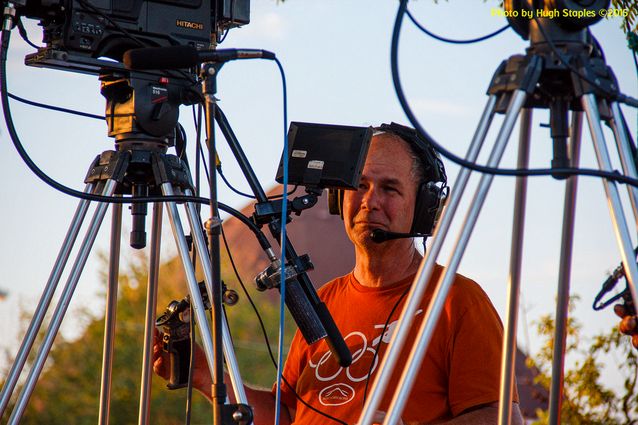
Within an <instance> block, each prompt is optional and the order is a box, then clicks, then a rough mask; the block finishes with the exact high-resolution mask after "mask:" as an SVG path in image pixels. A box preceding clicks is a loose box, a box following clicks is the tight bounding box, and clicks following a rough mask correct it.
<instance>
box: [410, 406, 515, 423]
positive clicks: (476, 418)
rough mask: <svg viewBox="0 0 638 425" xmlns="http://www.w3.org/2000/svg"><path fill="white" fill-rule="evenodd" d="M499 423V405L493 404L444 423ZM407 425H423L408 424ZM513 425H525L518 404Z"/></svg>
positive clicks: (513, 416) (513, 412) (513, 411)
mask: <svg viewBox="0 0 638 425" xmlns="http://www.w3.org/2000/svg"><path fill="white" fill-rule="evenodd" d="M497 423H498V403H492V404H489V405H487V406H485V407H480V408H478V409H475V410H471V411H469V412H467V413H462V414H460V415H458V416H457V417H455V418H454V419H452V420H450V421H446V422H442V424H445V425H494V424H497ZM406 425H421V424H417V423H413V422H407V423H406ZM511 425H523V416H522V415H521V409H519V407H518V403H512V421H511Z"/></svg>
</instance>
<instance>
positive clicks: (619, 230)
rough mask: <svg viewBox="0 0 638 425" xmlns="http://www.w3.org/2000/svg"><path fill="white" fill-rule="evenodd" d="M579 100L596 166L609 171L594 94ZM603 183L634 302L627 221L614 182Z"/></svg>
mask: <svg viewBox="0 0 638 425" xmlns="http://www.w3.org/2000/svg"><path fill="white" fill-rule="evenodd" d="M581 101H582V104H583V109H584V110H585V113H586V114H587V122H588V123H589V129H590V132H591V136H592V141H593V142H594V150H595V151H596V158H597V159H598V167H599V168H600V169H601V170H604V171H611V170H612V165H611V160H610V159H609V153H608V152H607V146H606V145H605V137H604V136H603V129H602V127H601V125H600V114H599V113H598V106H597V105H596V98H595V96H594V95H591V94H588V95H583V97H582V99H581ZM603 184H604V187H605V194H606V195H607V202H608V204H609V213H610V215H611V220H612V225H613V226H614V231H615V234H616V242H617V243H618V248H619V249H620V255H621V258H622V263H623V266H624V268H625V276H626V277H627V283H628V286H629V288H630V290H631V297H632V298H633V300H634V303H635V302H636V301H638V297H637V294H636V285H637V284H638V265H636V258H635V255H634V249H633V247H632V243H631V238H630V236H629V229H628V227H627V221H626V220H625V215H624V214H623V210H622V204H621V202H620V195H619V194H618V187H617V186H616V184H615V183H614V182H611V181H609V180H603Z"/></svg>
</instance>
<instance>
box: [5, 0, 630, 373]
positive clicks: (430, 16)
mask: <svg viewBox="0 0 638 425" xmlns="http://www.w3.org/2000/svg"><path fill="white" fill-rule="evenodd" d="M497 4H498V2H496V1H486V2H484V3H483V2H476V1H469V0H458V1H450V2H439V4H434V3H433V2H430V1H427V0H419V1H416V2H411V4H410V10H412V12H413V14H414V15H415V17H417V19H419V20H420V21H421V22H422V23H423V24H424V25H425V26H426V27H427V28H428V29H430V30H431V31H434V32H436V33H438V34H441V35H445V36H447V37H451V38H470V37H475V36H479V35H483V34H485V33H488V32H491V31H493V30H495V29H497V28H500V27H501V26H503V25H504V24H505V20H504V18H502V17H497V16H493V15H492V13H491V8H493V7H496V6H497ZM396 8H397V3H396V2H390V1H381V0H367V1H364V0H356V1H355V0H348V1H336V0H324V1H320V2H319V1H311V0H286V1H285V2H284V3H277V2H275V1H274V0H255V1H253V2H252V11H251V24H250V25H248V26H246V27H244V28H241V29H235V30H233V31H231V33H230V34H229V36H228V38H227V40H226V41H225V42H224V44H223V45H222V47H245V48H262V49H267V50H270V51H273V52H275V53H276V54H277V57H278V58H279V59H280V60H281V62H282V63H283V66H284V69H285V71H286V77H287V82H288V93H289V103H288V107H289V119H290V120H291V121H294V120H298V121H312V122H324V123H338V124H348V125H374V124H378V123H380V122H389V121H397V122H403V123H406V122H407V120H406V118H405V115H404V114H403V112H402V110H401V108H400V106H399V104H398V101H397V100H396V95H395V93H394V89H393V86H392V82H391V77H390V65H389V51H390V47H389V46H390V36H391V30H392V25H393V22H394V17H395V13H396ZM27 24H28V25H27V29H28V31H29V34H30V37H31V38H32V40H34V41H36V42H37V41H39V39H40V31H39V27H37V26H36V25H35V22H28V23H27ZM619 27H620V20H619V19H611V20H609V21H604V22H601V23H599V24H597V25H595V26H594V27H593V28H592V31H593V33H594V34H595V35H596V36H597V38H598V39H599V41H600V43H601V45H602V47H603V49H604V51H605V55H606V58H607V62H608V64H609V65H611V66H612V67H613V69H614V71H615V72H616V76H617V78H618V80H619V82H620V86H621V89H622V90H623V92H624V93H626V94H628V95H631V96H634V97H638V93H637V91H638V90H637V87H636V71H635V69H634V66H633V62H632V59H631V55H630V52H629V50H628V49H627V47H626V42H625V40H624V35H623V33H622V31H621V30H620V28H619ZM526 46H527V42H525V41H523V40H522V39H521V38H520V37H519V36H518V35H517V34H515V33H514V32H513V31H511V30H508V31H506V32H505V33H503V34H501V35H499V36H497V37H495V38H493V39H491V40H488V41H486V42H483V43H479V44H473V45H469V46H451V45H448V44H442V43H441V42H438V41H435V40H433V39H431V38H429V37H427V36H425V35H424V34H422V33H420V32H419V31H418V30H417V29H415V28H414V27H413V26H412V25H411V24H410V23H409V21H407V20H406V22H405V23H404V29H403V32H402V35H401V45H400V68H401V77H402V79H403V87H404V89H405V91H406V93H407V95H408V99H409V101H410V103H411V104H412V106H413V108H414V110H415V112H416V113H417V115H418V117H419V119H420V120H421V123H422V124H423V125H424V126H425V128H426V129H427V130H428V131H429V132H430V133H431V134H432V135H433V136H434V137H435V138H436V139H437V140H438V141H439V142H440V143H442V144H443V145H445V146H446V147H447V148H448V149H450V150H452V151H453V152H455V153H457V154H458V155H464V153H465V151H466V149H467V147H468V146H469V141H470V138H471V136H472V134H473V132H474V129H475V127H476V123H477V122H478V119H479V116H480V114H481V112H482V110H483V107H484V104H485V101H486V99H487V98H486V96H485V91H486V89H487V87H488V84H489V82H490V80H491V77H492V74H493V72H494V71H495V69H496V67H497V66H498V64H499V63H500V62H501V61H502V60H504V59H506V58H508V57H509V56H511V55H513V54H521V53H523V52H524V50H525V48H526ZM31 51H32V49H31V48H30V47H28V46H26V44H24V43H23V42H22V41H21V40H20V39H19V37H18V34H17V32H15V33H14V34H13V39H12V43H11V48H10V52H9V67H8V68H9V71H8V73H9V77H8V78H9V90H10V91H11V92H12V93H14V94H16V95H20V96H23V97H26V98H28V99H31V100H35V101H40V102H45V103H51V104H55V105H58V106H64V107H68V108H73V109H78V110H83V111H87V112H92V113H95V114H102V113H103V109H104V100H103V98H102V97H101V95H100V94H99V82H98V81H97V78H96V77H93V76H87V75H79V74H73V73H68V72H61V71H52V70H43V69H37V68H28V67H25V66H24V64H23V58H24V56H25V54H27V53H30V52H31ZM281 93H282V92H281V82H280V79H279V73H278V70H277V68H276V67H275V65H274V64H273V63H272V62H267V61H242V62H239V61H237V62H235V63H229V64H227V65H226V66H224V68H223V70H222V72H221V74H220V78H219V88H218V97H219V99H220V106H221V107H222V108H223V109H224V112H225V113H226V115H227V116H228V119H229V121H230V123H231V125H232V126H233V129H234V130H235V132H236V134H237V136H238V138H239V140H240V141H241V143H242V147H243V148H244V149H245V151H246V153H247V155H248V158H249V159H250V161H251V163H252V165H253V166H254V168H255V170H256V173H257V175H258V177H259V178H260V181H261V182H262V184H263V185H264V186H270V185H271V184H273V183H274V174H275V170H276V166H277V163H278V160H279V157H280V155H281V149H282V146H283V137H282V134H283V133H282V127H283V124H282V106H281V105H282V101H281V99H282V94H281ZM12 112H13V114H14V119H15V122H16V127H17V129H18V131H19V133H20V136H21V137H22V140H23V143H24V144H25V146H26V149H27V150H28V152H29V153H30V154H31V155H32V157H33V159H34V160H35V162H36V163H37V164H39V165H40V166H41V168H42V169H44V170H45V171H46V172H47V173H49V174H50V175H51V176H52V177H54V178H55V179H56V180H59V181H61V182H63V183H64V184H66V185H68V186H71V187H74V188H76V189H81V188H83V186H84V185H83V183H82V182H83V179H84V176H85V174H86V170H87V167H88V165H89V164H90V162H91V161H92V159H93V158H94V157H95V155H97V154H99V153H100V152H102V151H104V150H107V149H111V148H112V146H113V142H112V140H110V139H109V138H108V137H107V136H106V125H105V124H104V123H103V122H100V121H95V120H90V119H82V118H78V117H74V116H67V115H64V114H60V113H57V112H50V111H44V110H41V109H35V108H33V107H28V106H24V105H21V104H16V103H15V102H14V103H12ZM624 112H625V114H626V117H627V119H628V120H629V122H630V128H631V129H632V130H635V129H636V113H635V112H634V111H631V110H629V109H628V108H625V109H624ZM181 121H182V123H183V124H184V125H185V127H186V128H187V129H189V130H190V131H189V138H190V140H191V142H192V141H194V138H195V136H194V133H193V132H192V119H191V113H190V110H188V109H187V108H183V110H182V118H181ZM495 121H496V122H495V124H494V125H493V126H492V127H493V129H494V130H496V129H497V128H498V127H499V126H500V119H497V120H495ZM547 121H548V114H547V112H546V111H536V112H535V120H534V139H533V142H532V155H531V163H532V166H534V167H543V168H544V167H547V166H548V165H549V161H550V160H551V140H550V139H549V134H548V130H547V129H544V128H540V127H539V124H540V123H545V122H547ZM493 133H495V132H494V131H493V132H492V137H491V138H488V141H487V144H488V146H491V143H492V141H493V139H494V135H493ZM514 134H517V132H516V130H515V133H514ZM634 134H635V131H634ZM584 135H585V136H584V137H583V148H582V159H581V164H582V165H583V166H587V167H595V159H594V156H593V150H592V147H591V142H590V140H589V138H588V131H587V130H586V129H585V130H584ZM607 136H608V137H609V134H607ZM515 140H516V136H515V137H513V138H512V141H511V142H510V144H509V147H508V150H507V152H506V155H505V158H504V164H505V165H508V166H513V165H514V162H515V151H516V142H515ZM191 144H192V143H191ZM610 146H611V144H610ZM613 152H615V151H612V153H613ZM219 154H220V157H221V159H222V161H223V167H224V172H225V173H226V175H227V176H228V177H229V178H230V179H231V180H232V181H233V182H234V183H235V184H236V185H237V186H238V187H240V188H247V185H246V184H245V183H244V182H243V180H242V179H241V175H240V173H239V170H238V167H237V166H236V164H235V162H234V161H233V159H232V156H231V154H230V153H229V152H228V150H227V149H226V148H225V146H222V147H220V151H219ZM614 156H615V153H614ZM482 158H485V155H482ZM446 166H447V168H448V175H449V177H450V181H451V182H452V185H453V182H454V178H455V176H456V174H457V173H458V168H457V167H456V166H454V165H453V164H450V163H449V162H446ZM472 181H476V178H474V179H473V180H472ZM513 187H514V180H513V179H512V178H508V177H499V178H496V179H495V182H494V184H493V186H492V190H491V192H490V195H489V197H488V200H487V202H486V204H485V207H484V209H483V212H482V214H481V217H480V219H479V222H478V224H477V227H476V230H475V232H474V234H473V237H472V240H471V242H470V245H469V247H468V250H467V252H466V254H465V257H464V260H463V262H462V264H461V268H460V271H461V272H462V273H463V274H465V275H468V276H470V277H472V278H473V279H475V280H476V281H478V282H479V283H480V284H481V285H482V286H483V287H484V288H485V290H486V291H487V292H488V294H489V295H490V297H491V298H492V300H493V301H494V304H495V305H496V307H497V309H498V310H499V312H500V313H501V315H503V312H504V308H505V297H506V282H507V272H508V262H509V247H510V235H511V222H512V205H513V193H514V189H513ZM468 190H469V189H468ZM528 190H529V192H528V213H527V221H526V235H525V256H524V261H523V277H522V279H523V299H522V300H523V303H524V306H525V308H526V317H527V323H530V322H531V321H533V320H535V319H537V318H538V317H539V316H540V315H541V314H545V313H553V311H554V308H555V307H554V305H555V302H554V297H555V293H556V282H557V275H558V263H559V250H560V229H561V223H562V205H563V196H564V183H563V182H559V181H556V180H553V179H552V178H550V177H539V178H533V179H530V182H529V189H528ZM469 193H471V192H469ZM623 193H624V188H623ZM470 198H471V196H470V195H469V194H468V195H467V196H466V202H469V199H470ZM0 199H1V200H2V207H0V218H2V223H4V226H5V227H4V229H3V236H2V239H0V269H1V270H2V271H3V273H2V277H0V288H2V289H5V290H8V291H9V297H8V298H7V299H6V300H5V301H1V302H0V319H1V320H0V331H2V333H3V335H5V336H6V338H3V340H2V342H0V344H3V345H8V346H11V347H14V350H15V349H16V348H15V347H17V344H18V338H19V333H18V330H17V322H18V320H17V314H18V306H20V305H22V306H24V307H25V308H26V309H27V310H29V309H32V308H33V307H34V306H35V304H36V302H37V299H38V298H39V296H40V293H41V291H42V288H43V286H44V283H45V282H46V279H47V277H48V274H49V271H50V268H51V266H52V264H53V261H54V259H55V256H56V255H57V250H58V248H59V245H60V243H61V241H62V239H63V236H64V234H65V232H66V229H67V227H68V224H69V221H70V217H71V215H72V213H73V211H74V209H75V206H76V205H77V201H76V200H75V199H72V198H69V197H67V196H66V195H63V194H61V193H58V192H55V191H54V190H53V189H51V188H49V187H48V186H46V185H45V184H44V183H42V182H40V181H39V180H37V179H36V178H35V177H34V176H33V175H32V174H31V172H30V171H29V170H28V169H27V168H26V166H25V165H24V164H23V163H22V161H21V160H20V159H19V157H18V156H17V154H16V152H15V149H14V148H13V146H12V145H11V143H10V141H9V140H8V137H7V132H6V130H4V129H3V130H2V131H1V132H0ZM220 199H221V200H222V201H223V202H225V203H228V204H230V205H234V206H240V205H241V204H242V202H243V201H242V200H241V199H240V198H238V197H237V196H236V195H234V194H232V193H230V192H229V191H228V190H226V189H225V188H222V189H221V197H220ZM627 211H628V210H627ZM459 218H460V217H459ZM459 221H460V220H457V223H458V222H459ZM629 221H630V222H632V221H631V220H629ZM129 222H130V221H129V219H128V218H125V220H124V223H125V226H129V224H128V223H129ZM458 226H459V225H458V224H457V226H456V228H457V229H458ZM632 232H633V233H635V229H634V228H633V227H632ZM125 234H126V233H125ZM455 234H456V233H455V231H454V230H453V231H452V233H451V235H455ZM166 236H167V237H165V238H164V240H165V241H170V240H171V239H172V237H171V236H170V235H169V234H168V233H167V234H166ZM634 236H635V235H634ZM450 239H452V236H450ZM165 245H171V244H170V243H169V242H167V243H165ZM449 245H450V244H449V243H448V244H446V247H447V246H449ZM107 247H108V220H107V221H106V222H105V225H104V226H103V229H102V231H101V234H100V236H99V238H98V240H97V242H96V249H95V252H96V253H97V252H99V251H101V252H106V250H107ZM123 249H124V252H123V257H124V258H126V256H130V255H132V251H128V250H126V249H125V247H123ZM166 250H167V251H168V252H170V251H171V250H172V248H171V247H170V246H167V247H166ZM447 250H448V251H449V247H447ZM619 259H620V256H619V254H618V249H617V247H616V244H615V239H614V235H613V230H612V227H611V224H610V219H609V213H608V210H607V206H606V200H605V198H604V192H603V186H602V183H601V182H600V181H599V180H597V179H593V178H582V179H581V180H580V182H579V192H578V207H577V213H576V235H575V249H574V258H573V269H572V284H571V286H572V289H573V292H575V293H577V294H579V295H580V296H581V297H582V301H581V302H580V303H579V304H578V308H577V309H576V316H577V317H578V318H579V319H580V320H581V321H583V322H585V323H586V332H587V333H589V334H593V333H596V332H599V331H601V330H605V329H608V328H610V327H611V326H612V325H613V323H614V322H615V319H614V318H613V313H612V312H611V311H610V310H607V311H604V312H600V313H595V312H593V311H592V310H591V308H590V305H591V301H592V300H593V297H594V295H595V294H596V293H597V291H598V289H599V286H600V284H601V282H602V281H603V280H604V279H605V277H606V275H607V273H608V272H609V271H611V270H612V269H613V268H615V266H616V265H617V264H618V262H619ZM446 260H447V254H444V255H443V256H442V257H441V259H440V262H445V261H446ZM98 265H99V262H98V261H97V254H93V255H92V258H91V259H90V260H89V264H88V266H87V268H86V270H85V272H84V275H83V278H82V280H81V281H80V285H79V288H78V291H77V296H76V297H74V300H73V303H72V305H71V311H73V309H74V308H77V307H78V306H82V305H88V306H89V307H90V308H94V309H96V311H97V310H98V309H99V308H101V305H102V303H103V300H101V299H98V298H97V297H95V293H96V291H97V289H98V287H99V284H98ZM72 323H73V316H72V313H71V315H70V316H69V318H68V319H67V320H66V322H65V325H64V326H65V328H66V329H67V331H69V332H71V333H72V328H73V324H72ZM523 327H526V326H523ZM523 327H521V329H522V328H523ZM525 334H526V333H525V332H523V330H521V331H520V334H519V341H520V343H521V345H522V346H523V347H526V348H529V349H530V350H531V351H535V350H537V349H538V348H539V341H538V339H537V338H536V337H535V336H534V334H533V332H531V334H530V338H529V340H528V339H527V338H526V337H525ZM611 361H612V360H610V362H611ZM615 367H616V366H615V365H613V364H611V363H610V368H611V369H613V368H615Z"/></svg>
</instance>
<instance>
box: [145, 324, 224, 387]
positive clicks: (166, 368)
mask: <svg viewBox="0 0 638 425" xmlns="http://www.w3.org/2000/svg"><path fill="white" fill-rule="evenodd" d="M170 366H171V365H170V358H169V355H168V353H167V352H165V351H164V347H163V343H162V333H161V332H160V331H159V330H157V328H155V333H154V334H153V371H154V372H155V373H156V374H157V375H158V376H160V377H162V378H164V379H165V380H168V379H169V377H170ZM211 384H212V382H211V377H210V372H209V370H208V364H207V363H206V356H205V354H204V350H202V348H201V347H200V346H199V344H195V367H194V368H193V387H194V388H195V389H197V390H199V391H200V392H201V393H202V394H204V395H206V396H207V397H210V391H211Z"/></svg>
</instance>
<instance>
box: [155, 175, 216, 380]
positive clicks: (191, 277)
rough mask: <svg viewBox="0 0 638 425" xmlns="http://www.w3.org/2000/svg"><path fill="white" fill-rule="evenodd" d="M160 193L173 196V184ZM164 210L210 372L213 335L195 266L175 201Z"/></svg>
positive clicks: (213, 362)
mask: <svg viewBox="0 0 638 425" xmlns="http://www.w3.org/2000/svg"><path fill="white" fill-rule="evenodd" d="M162 193H163V194H164V196H173V194H174V192H173V186H172V185H171V184H170V183H163V184H162ZM166 210H167V211H168V215H169V218H170V222H171V228H172V229H173V236H174V237H175V243H176V244H177V251H178V252H179V256H180V258H181V260H182V264H183V266H184V272H185V274H186V282H187V284H188V291H189V293H190V296H191V309H192V310H193V312H194V313H195V319H196V322H197V326H198V327H199V331H200V334H201V337H202V345H203V348H204V354H206V361H207V362H208V368H209V370H210V371H211V373H212V370H213V366H214V364H215V358H214V355H213V337H212V335H211V331H210V328H209V327H208V320H207V318H206V309H205V308H204V303H203V301H202V297H201V295H200V292H199V285H198V284H197V278H196V277H195V268H194V267H193V264H192V263H191V259H190V257H189V254H188V244H187V243H186V236H185V235H184V228H183V227H182V221H181V220H180V217H179V213H178V211H177V206H176V205H175V202H166ZM211 378H212V375H211Z"/></svg>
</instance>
